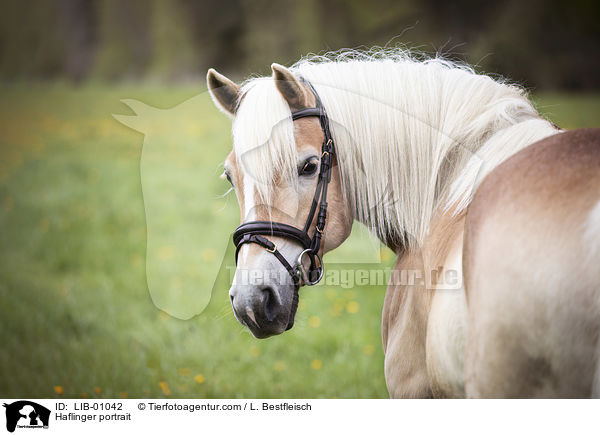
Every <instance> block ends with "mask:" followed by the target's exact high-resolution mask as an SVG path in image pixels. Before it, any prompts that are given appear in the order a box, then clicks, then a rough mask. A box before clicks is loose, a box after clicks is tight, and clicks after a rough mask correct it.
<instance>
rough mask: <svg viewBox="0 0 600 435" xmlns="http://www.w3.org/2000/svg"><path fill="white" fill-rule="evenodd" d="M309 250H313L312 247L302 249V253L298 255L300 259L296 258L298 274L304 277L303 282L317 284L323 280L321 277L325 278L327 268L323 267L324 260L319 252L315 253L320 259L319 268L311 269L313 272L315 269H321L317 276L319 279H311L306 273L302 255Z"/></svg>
mask: <svg viewBox="0 0 600 435" xmlns="http://www.w3.org/2000/svg"><path fill="white" fill-rule="evenodd" d="M309 252H312V249H305V250H304V251H302V252H301V253H300V255H298V259H297V260H296V264H295V265H294V266H295V269H296V271H297V272H298V274H299V275H300V278H302V282H303V283H304V284H305V285H315V284H317V283H318V282H319V281H321V278H323V274H324V272H325V268H324V267H323V260H322V259H321V256H320V255H319V254H318V253H313V255H314V256H315V257H317V259H318V260H319V266H318V268H317V269H311V272H314V271H317V270H318V271H319V276H318V277H317V279H315V280H314V281H311V280H310V279H309V278H308V277H307V276H306V275H307V274H306V271H305V270H304V266H303V265H302V257H303V256H304V254H307V253H309ZM311 265H312V260H311Z"/></svg>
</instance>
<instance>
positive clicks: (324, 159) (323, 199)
mask: <svg viewBox="0 0 600 435" xmlns="http://www.w3.org/2000/svg"><path fill="white" fill-rule="evenodd" d="M302 81H303V83H304V84H305V85H306V86H307V87H308V88H309V89H310V91H311V92H312V93H313V95H314V97H315V101H316V107H309V108H306V109H301V110H298V111H295V112H292V120H293V121H295V120H297V119H300V118H306V117H311V116H316V117H318V118H319V121H320V123H321V130H322V131H323V136H324V139H323V145H322V149H321V151H322V153H321V164H320V170H319V179H318V182H317V188H316V190H315V195H314V197H313V200H312V204H311V207H310V211H309V213H308V217H307V218H306V224H305V225H304V228H303V229H299V228H296V227H293V226H291V225H287V224H283V223H279V222H271V221H252V222H246V223H243V224H242V225H240V226H239V227H237V229H236V230H235V232H234V233H233V243H234V245H235V246H236V250H235V262H236V264H237V257H238V253H239V251H240V249H241V247H242V246H243V245H244V244H246V243H255V244H257V245H260V246H262V247H263V248H265V249H266V250H267V252H269V253H271V254H273V255H274V256H275V257H276V258H277V259H278V260H279V262H280V263H281V264H282V265H283V267H285V269H286V270H287V271H288V272H289V274H290V276H291V277H292V281H293V282H294V286H295V287H296V290H298V288H299V287H300V286H301V285H315V284H317V283H318V282H319V281H320V280H321V278H322V277H323V272H324V267H323V261H322V259H321V256H320V255H319V250H320V248H321V239H322V238H323V232H324V230H325V221H326V219H327V186H328V185H329V182H330V181H331V168H332V162H333V151H334V144H333V137H332V136H331V131H330V129H329V118H328V117H327V114H326V112H325V108H324V107H323V104H322V103H321V99H320V98H319V95H318V94H317V92H316V91H315V89H314V88H313V87H312V85H311V84H310V83H309V82H307V81H305V80H302ZM317 207H318V209H319V212H318V214H317V220H316V224H315V231H314V234H313V236H312V238H311V237H310V234H309V229H310V227H311V225H312V222H313V219H314V216H315V213H316V212H317ZM264 236H276V237H283V238H286V239H290V240H292V241H294V242H296V243H298V244H300V245H301V246H302V248H303V251H302V252H301V253H300V255H299V256H298V258H297V259H296V262H295V263H294V265H292V264H290V262H289V261H288V260H287V259H286V258H285V257H284V256H283V255H282V254H281V252H279V250H278V249H277V246H276V245H275V244H274V243H273V242H272V241H270V240H269V239H267V238H266V237H264ZM304 256H307V257H308V259H309V260H310V266H309V269H308V271H306V270H304V266H303V264H302V260H303V259H304Z"/></svg>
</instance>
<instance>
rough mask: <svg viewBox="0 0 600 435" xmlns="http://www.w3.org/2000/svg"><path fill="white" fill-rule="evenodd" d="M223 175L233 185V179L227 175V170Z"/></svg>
mask: <svg viewBox="0 0 600 435" xmlns="http://www.w3.org/2000/svg"><path fill="white" fill-rule="evenodd" d="M224 175H225V178H226V179H227V181H229V184H231V185H232V186H233V181H231V176H230V175H229V172H225V173H224Z"/></svg>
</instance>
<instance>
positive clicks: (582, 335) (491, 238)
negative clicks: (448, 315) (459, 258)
mask: <svg viewBox="0 0 600 435" xmlns="http://www.w3.org/2000/svg"><path fill="white" fill-rule="evenodd" d="M463 267H464V284H465V291H466V295H467V304H468V317H469V321H468V324H469V331H468V337H467V344H466V347H467V348H466V358H465V381H466V390H467V395H468V396H475V397H477V396H484V397H494V396H498V397H511V396H512V397H587V396H590V395H597V394H598V393H600V373H599V369H598V368H599V364H600V363H599V349H600V346H599V336H600V129H582V130H573V131H569V132H564V133H558V134H556V135H553V136H550V137H548V138H546V139H544V140H541V141H539V142H536V143H534V144H532V145H530V146H528V147H527V148H525V149H523V150H522V151H520V152H518V153H516V154H515V155H513V156H512V157H511V158H509V159H507V160H506V161H505V162H504V163H502V164H501V165H499V166H498V167H497V168H496V169H494V170H493V171H492V172H491V173H490V174H489V175H488V176H487V177H486V178H485V179H484V180H483V182H482V184H481V185H480V187H479V188H478V190H477V192H476V194H475V196H474V198H473V201H472V203H471V205H470V206H469V209H468V211H467V218H466V222H465V239H464V251H463Z"/></svg>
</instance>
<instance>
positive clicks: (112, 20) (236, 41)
mask: <svg viewBox="0 0 600 435" xmlns="http://www.w3.org/2000/svg"><path fill="white" fill-rule="evenodd" d="M0 4H1V5H2V8H1V9H0V80H2V81H10V80H23V79H66V80H69V81H73V82H82V81H85V80H106V81H113V80H138V79H151V80H161V81H181V80H199V79H200V80H202V79H203V77H204V74H205V72H206V69H207V68H208V67H211V66H214V67H216V68H217V69H219V70H221V71H223V72H225V73H227V74H230V75H232V76H233V77H235V78H238V79H239V78H242V77H245V76H247V75H248V74H250V73H261V74H262V73H268V72H269V65H270V64H271V63H272V62H273V61H277V62H280V63H283V64H290V63H292V62H294V61H295V60H297V59H298V58H299V57H300V56H302V55H305V54H307V53H310V52H313V53H319V52H323V51H327V50H334V49H339V48H348V47H360V46H372V45H386V44H389V45H397V44H407V45H408V46H409V47H413V48H417V49H420V50H422V51H424V52H427V53H435V52H440V53H443V54H445V55H446V56H448V57H450V58H453V59H460V60H466V61H467V62H470V63H473V64H476V65H477V67H478V69H479V70H482V71H485V72H493V73H498V74H501V75H504V76H506V77H509V78H510V79H513V80H516V81H518V82H520V83H523V84H525V85H527V86H532V87H535V88H537V89H540V88H545V89H548V88H554V89H557V88H561V89H571V90H574V89H598V88H600V56H599V55H598V48H597V47H598V43H599V42H600V40H599V35H600V2H599V1H598V0H571V1H561V0H546V1H544V0H498V1H494V2H488V1H474V0H456V1H450V0H382V1H374V0H346V1H343V0H278V1H274V0H271V1H267V0H203V1H194V0H127V1H119V0H54V1H51V0H35V1H31V0H30V1H27V2H25V1H19V0H1V1H0Z"/></svg>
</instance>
